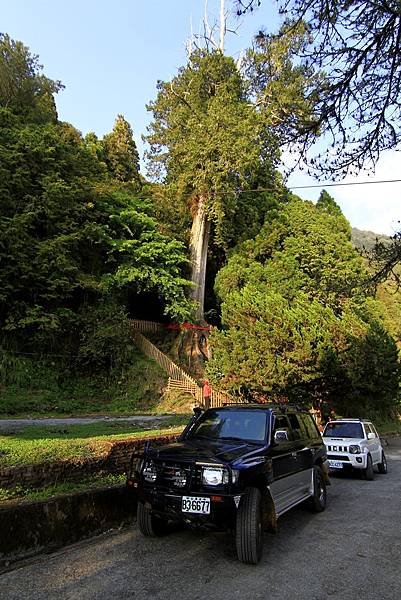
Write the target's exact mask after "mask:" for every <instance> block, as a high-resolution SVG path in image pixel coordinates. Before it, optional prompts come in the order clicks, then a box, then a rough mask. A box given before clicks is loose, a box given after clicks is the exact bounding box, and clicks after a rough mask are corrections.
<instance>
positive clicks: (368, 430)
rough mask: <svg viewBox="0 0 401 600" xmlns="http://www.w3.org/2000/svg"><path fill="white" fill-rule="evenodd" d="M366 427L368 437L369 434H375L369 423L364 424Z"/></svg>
mask: <svg viewBox="0 0 401 600" xmlns="http://www.w3.org/2000/svg"><path fill="white" fill-rule="evenodd" d="M364 426H365V432H366V436H367V435H368V433H373V431H372V429H371V427H370V425H368V424H367V423H364Z"/></svg>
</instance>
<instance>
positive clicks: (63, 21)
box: [0, 0, 401, 235]
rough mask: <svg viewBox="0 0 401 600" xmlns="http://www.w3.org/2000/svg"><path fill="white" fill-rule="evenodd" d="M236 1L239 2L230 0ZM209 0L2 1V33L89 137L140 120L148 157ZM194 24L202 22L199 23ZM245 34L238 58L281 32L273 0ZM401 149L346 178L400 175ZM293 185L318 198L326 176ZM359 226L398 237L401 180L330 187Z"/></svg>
mask: <svg viewBox="0 0 401 600" xmlns="http://www.w3.org/2000/svg"><path fill="white" fill-rule="evenodd" d="M226 5H227V9H230V8H231V1H230V0H226ZM207 6H208V14H209V23H210V24H211V25H212V24H213V23H214V22H215V20H216V19H217V15H218V7H219V0H208V3H207ZM204 9H205V0H12V2H11V1H10V0H0V31H1V32H3V33H8V34H9V35H10V36H11V37H12V38H13V39H16V40H20V41H22V42H23V43H24V44H25V45H26V46H28V47H29V48H30V50H31V52H32V53H33V54H37V55H38V56H39V59H40V63H41V64H43V66H44V73H45V74H46V75H47V76H48V77H50V78H51V79H56V80H61V81H62V83H63V84H64V85H65V89H64V90H63V91H61V92H60V93H59V94H58V95H57V97H56V103H57V108H58V114H59V118H60V119H61V120H63V121H68V122H70V123H72V124H73V125H74V126H75V127H76V128H77V129H79V130H80V131H81V132H82V133H83V134H84V135H85V134H86V133H88V132H89V131H94V132H95V133H96V134H97V135H98V136H99V137H102V136H103V135H104V134H105V133H107V132H109V131H111V129H112V127H113V123H114V120H115V117H116V116H117V114H123V115H124V116H125V118H126V119H127V120H128V121H129V122H130V124H131V126H132V128H133V130H134V137H135V141H136V143H137V145H138V149H139V152H140V154H141V155H143V151H144V145H143V142H142V139H141V136H142V135H143V134H145V133H146V126H147V124H148V123H149V121H150V119H151V114H150V113H149V112H148V111H147V110H146V104H147V103H148V102H149V101H151V100H153V99H155V97H156V85H157V81H158V80H164V81H166V80H170V79H171V78H172V77H174V75H175V74H176V73H177V70H178V68H179V67H180V66H182V65H184V64H185V63H186V59H187V53H186V42H187V41H188V39H189V38H190V34H191V28H192V31H194V32H195V33H197V32H199V30H200V25H201V22H202V16H203V14H204ZM191 24H192V25H191ZM231 24H232V25H233V26H235V27H236V29H237V32H236V34H228V35H227V37H226V52H227V54H231V55H232V56H234V57H235V58H237V57H239V56H240V53H241V51H243V50H245V49H246V48H247V47H249V46H250V45H251V42H252V37H253V36H254V35H255V34H256V33H257V32H258V31H259V30H260V29H265V30H274V29H275V28H276V27H277V24H278V19H277V16H276V14H275V10H274V8H273V2H272V0H263V2H262V5H261V7H260V8H259V9H258V10H255V11H254V12H253V13H252V14H248V15H246V16H245V17H244V18H242V19H241V20H239V21H238V20H234V19H232V20H231ZM400 162H401V156H400V154H399V153H397V152H395V151H389V152H385V153H383V155H382V157H381V159H380V161H379V163H378V165H377V168H376V173H375V174H374V175H373V176H367V174H366V173H365V174H361V175H360V176H359V177H357V178H347V179H346V180H344V181H345V182H355V181H367V180H369V181H375V180H376V181H380V180H388V179H397V178H401V177H400V168H399V167H400ZM288 185H289V186H290V187H292V186H294V187H296V186H303V185H314V186H316V185H318V187H314V188H309V189H302V190H301V189H297V190H294V191H295V192H296V193H297V194H298V195H299V196H301V197H302V198H305V199H310V200H314V201H316V200H317V198H318V196H319V193H320V191H321V188H322V187H325V186H324V184H322V183H319V182H317V181H315V180H313V179H312V178H311V177H308V176H307V175H306V174H305V173H301V172H297V173H295V174H293V175H292V176H291V178H290V179H289V181H288ZM326 189H327V191H328V192H329V193H330V194H331V195H332V196H333V198H334V199H335V200H336V202H337V203H338V204H339V205H340V206H341V208H342V210H343V212H344V214H345V216H346V217H347V219H348V220H349V221H350V223H351V225H352V226H353V227H358V228H359V229H366V230H370V231H374V232H375V233H384V234H388V235H391V234H393V233H394V232H395V231H396V230H397V229H399V228H400V227H399V221H401V198H400V196H401V183H392V184H391V183H385V184H374V185H358V186H355V185H352V186H343V187H326Z"/></svg>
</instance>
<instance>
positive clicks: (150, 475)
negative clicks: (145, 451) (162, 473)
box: [142, 460, 157, 483]
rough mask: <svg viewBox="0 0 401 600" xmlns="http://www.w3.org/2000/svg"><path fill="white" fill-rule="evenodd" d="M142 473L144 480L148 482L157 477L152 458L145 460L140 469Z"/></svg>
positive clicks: (153, 480)
mask: <svg viewBox="0 0 401 600" xmlns="http://www.w3.org/2000/svg"><path fill="white" fill-rule="evenodd" d="M142 475H143V478H144V480H145V481H147V482H148V483H154V482H155V481H156V477H157V471H156V465H155V463H154V462H153V461H152V460H147V461H146V462H145V466H144V468H143V471H142Z"/></svg>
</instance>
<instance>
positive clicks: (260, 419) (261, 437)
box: [186, 409, 267, 442]
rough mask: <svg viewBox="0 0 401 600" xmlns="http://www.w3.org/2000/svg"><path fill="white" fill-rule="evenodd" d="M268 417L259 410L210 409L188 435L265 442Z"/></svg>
mask: <svg viewBox="0 0 401 600" xmlns="http://www.w3.org/2000/svg"><path fill="white" fill-rule="evenodd" d="M266 417H267V413H266V412H265V411H259V410H238V411H235V410H219V409H210V410H208V411H207V412H205V413H204V414H203V415H202V417H201V418H200V419H199V421H198V422H197V423H196V425H195V427H194V428H193V429H192V430H191V431H190V432H189V433H188V434H187V436H186V437H187V438H188V439H199V438H207V439H209V440H240V441H241V440H246V441H254V442H264V441H265V440H266Z"/></svg>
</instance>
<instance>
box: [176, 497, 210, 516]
mask: <svg viewBox="0 0 401 600" xmlns="http://www.w3.org/2000/svg"><path fill="white" fill-rule="evenodd" d="M182 512H185V513H195V514H197V515H210V498H199V496H183V497H182Z"/></svg>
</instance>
